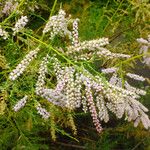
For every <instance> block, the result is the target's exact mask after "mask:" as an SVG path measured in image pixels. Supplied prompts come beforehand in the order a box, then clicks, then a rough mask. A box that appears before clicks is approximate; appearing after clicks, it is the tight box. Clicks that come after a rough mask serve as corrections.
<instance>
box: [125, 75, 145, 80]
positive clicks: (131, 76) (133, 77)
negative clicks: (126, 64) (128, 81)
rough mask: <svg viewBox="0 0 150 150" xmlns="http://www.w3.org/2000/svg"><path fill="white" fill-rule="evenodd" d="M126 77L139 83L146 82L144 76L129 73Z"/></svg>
mask: <svg viewBox="0 0 150 150" xmlns="http://www.w3.org/2000/svg"><path fill="white" fill-rule="evenodd" d="M126 76H128V77H130V78H132V79H134V80H138V81H145V78H144V77H142V76H139V75H137V74H133V73H127V74H126Z"/></svg>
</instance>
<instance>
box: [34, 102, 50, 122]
mask: <svg viewBox="0 0 150 150" xmlns="http://www.w3.org/2000/svg"><path fill="white" fill-rule="evenodd" d="M36 109H37V113H38V114H40V115H41V116H42V118H43V119H48V118H49V117H50V113H49V112H48V111H47V110H46V109H45V108H42V107H41V105H40V104H38V105H37V106H36Z"/></svg>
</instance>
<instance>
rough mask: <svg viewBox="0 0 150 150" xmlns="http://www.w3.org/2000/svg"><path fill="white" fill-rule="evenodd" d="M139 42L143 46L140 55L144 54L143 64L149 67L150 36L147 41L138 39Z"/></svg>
mask: <svg viewBox="0 0 150 150" xmlns="http://www.w3.org/2000/svg"><path fill="white" fill-rule="evenodd" d="M137 42H138V43H140V44H142V46H141V48H140V51H139V53H140V54H142V53H143V54H144V56H143V63H144V64H146V65H147V66H150V55H148V54H147V53H148V50H149V48H150V35H148V38H147V40H145V39H143V38H139V39H137Z"/></svg>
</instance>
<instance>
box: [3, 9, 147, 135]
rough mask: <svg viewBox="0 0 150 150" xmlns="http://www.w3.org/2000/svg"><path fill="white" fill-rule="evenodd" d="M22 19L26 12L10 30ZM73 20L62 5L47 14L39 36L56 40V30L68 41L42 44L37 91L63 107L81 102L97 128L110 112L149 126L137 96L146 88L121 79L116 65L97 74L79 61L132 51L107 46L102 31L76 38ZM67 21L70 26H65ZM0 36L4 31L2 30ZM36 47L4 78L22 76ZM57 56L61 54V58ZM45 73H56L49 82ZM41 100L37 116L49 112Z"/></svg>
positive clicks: (119, 56) (20, 25) (121, 56)
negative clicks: (116, 50) (44, 51)
mask: <svg viewBox="0 0 150 150" xmlns="http://www.w3.org/2000/svg"><path fill="white" fill-rule="evenodd" d="M22 21H23V22H24V23H23V22H22ZM27 22H28V19H27V17H26V16H24V17H23V16H22V17H21V19H20V20H18V22H17V23H16V25H15V28H12V29H13V31H14V34H15V33H16V32H19V31H20V29H22V28H24V27H25V25H26V23H27ZM78 22H79V19H71V17H70V16H69V17H66V13H65V11H64V10H62V9H60V10H59V12H58V14H57V15H55V16H51V17H50V18H49V20H48V22H47V23H46V25H45V27H44V29H43V35H42V36H45V35H46V36H47V37H49V39H50V40H51V41H53V40H55V37H56V36H60V37H61V38H63V40H64V39H65V37H68V38H69V40H70V42H68V43H67V45H66V47H61V48H57V47H55V45H54V46H53V47H52V46H51V47H50V46H49V45H48V46H47V44H45V46H47V47H46V48H49V49H50V50H51V51H53V52H52V53H51V52H50V51H49V52H48V54H46V56H43V58H42V61H41V62H40V65H39V71H38V76H36V79H37V82H36V85H35V94H36V96H38V97H41V98H44V99H45V100H47V101H48V102H49V103H51V104H54V105H56V106H58V107H60V108H67V109H68V110H69V111H74V110H75V109H76V108H80V107H81V108H82V109H83V111H84V112H85V113H86V112H88V111H89V112H90V113H91V117H92V119H93V123H94V125H95V127H96V130H97V131H98V132H99V133H100V132H101V131H102V125H101V124H102V123H101V121H104V122H108V121H109V119H110V115H109V114H110V112H112V113H113V114H114V115H115V116H116V117H117V118H119V119H120V118H122V117H124V116H125V119H126V120H128V121H133V122H134V126H137V125H138V124H139V123H140V122H142V124H143V126H144V127H145V128H146V129H148V128H149V127H150V120H149V118H148V116H147V114H146V112H148V109H147V108H146V107H145V106H143V105H142V104H141V103H140V102H139V101H138V99H139V98H140V96H141V95H145V94H146V92H145V91H144V90H142V89H137V88H135V87H132V86H131V85H130V84H129V83H128V81H127V79H125V82H122V79H121V78H119V77H118V75H117V72H118V70H119V69H118V68H117V67H115V66H114V67H112V68H105V69H102V73H98V74H97V75H96V76H95V75H94V73H92V72H90V70H88V69H86V68H85V67H84V66H81V64H82V62H84V61H85V62H86V61H88V60H92V58H93V56H95V55H96V57H99V58H102V57H103V58H105V59H106V60H111V59H114V58H115V59H124V58H125V59H128V58H130V57H131V56H130V55H127V54H121V53H113V52H111V51H110V50H108V49H107V45H108V44H109V39H108V38H106V37H103V38H98V39H93V40H89V41H80V38H79V33H78ZM71 27H72V29H70V28H71ZM1 35H2V34H1ZM2 36H4V37H5V35H4V34H3V35H2ZM144 44H145V43H144ZM40 52H41V47H40V46H38V47H37V49H35V50H31V51H30V52H29V53H28V54H27V55H26V56H25V58H24V59H23V60H22V61H21V62H20V63H19V64H18V65H17V67H16V68H15V69H13V70H12V72H10V74H9V79H10V80H12V81H13V82H14V81H15V80H17V79H18V78H21V75H22V74H23V73H24V71H25V69H27V67H28V66H29V64H30V62H31V61H33V59H34V58H36V56H37V55H38V54H39V53H40ZM54 53H55V54H54ZM56 54H57V55H56ZM60 57H61V58H63V59H65V60H64V61H63V60H62V59H60ZM66 62H67V63H66ZM49 65H50V66H51V67H49ZM52 73H53V75H52ZM111 73H113V75H112V76H111V78H110V79H109V80H107V79H106V78H105V74H111ZM47 74H49V75H50V76H53V77H55V78H56V82H52V83H53V84H54V86H53V87H49V86H48V84H47V83H46V80H49V79H47ZM106 76H107V75H106ZM126 76H127V77H129V78H133V79H135V80H139V81H144V80H145V79H144V78H143V77H142V76H139V75H136V74H132V73H126ZM50 82H51V81H50ZM18 104H19V105H18ZM41 105H42V104H38V105H37V106H36V110H37V113H38V114H40V115H41V116H42V118H44V119H48V118H49V117H51V115H50V113H49V110H46V109H45V108H43V107H42V106H41ZM16 106H18V107H17V108H16V107H14V108H16V109H14V110H15V111H17V110H19V109H18V108H21V107H23V106H24V103H21V104H20V102H19V103H17V104H16Z"/></svg>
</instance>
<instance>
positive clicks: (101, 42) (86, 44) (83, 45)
mask: <svg viewBox="0 0 150 150" xmlns="http://www.w3.org/2000/svg"><path fill="white" fill-rule="evenodd" d="M107 44H109V41H108V38H100V39H97V40H90V41H83V42H80V43H79V46H78V47H75V46H74V45H73V46H69V47H67V50H68V51H67V53H68V54H70V53H74V52H80V51H82V50H86V49H87V50H92V51H94V50H95V49H97V48H99V47H101V46H105V45H107Z"/></svg>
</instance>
